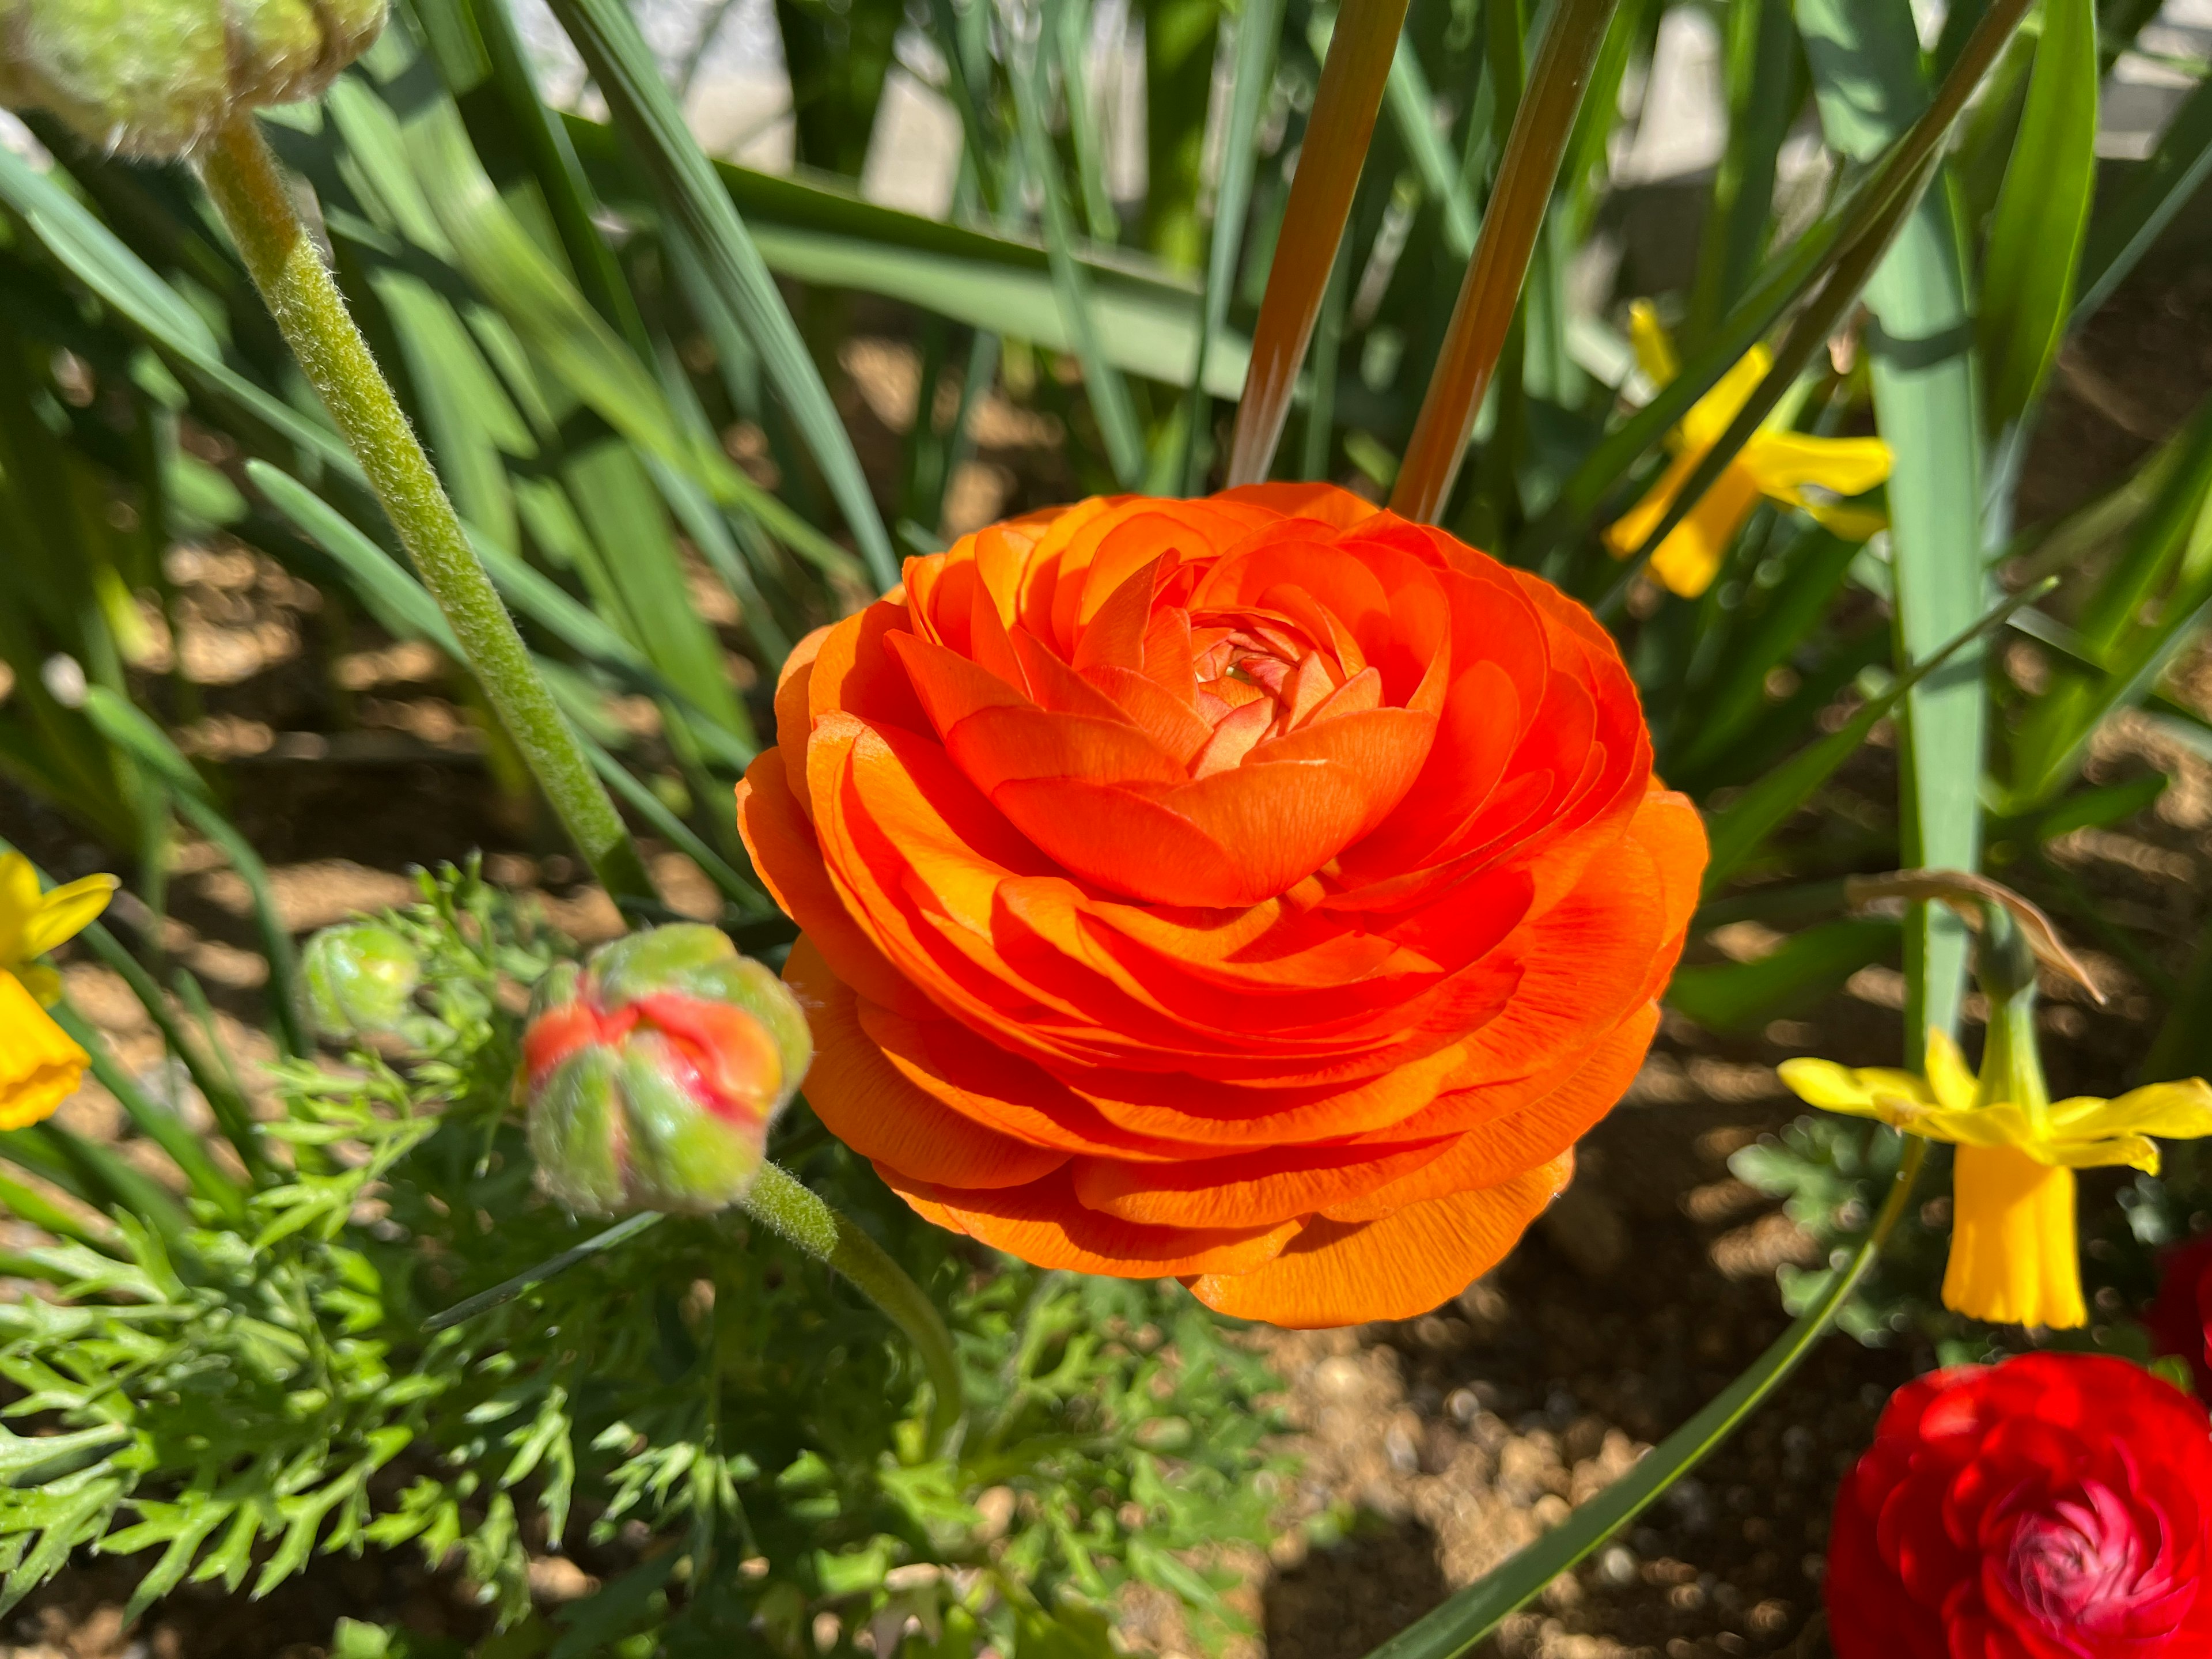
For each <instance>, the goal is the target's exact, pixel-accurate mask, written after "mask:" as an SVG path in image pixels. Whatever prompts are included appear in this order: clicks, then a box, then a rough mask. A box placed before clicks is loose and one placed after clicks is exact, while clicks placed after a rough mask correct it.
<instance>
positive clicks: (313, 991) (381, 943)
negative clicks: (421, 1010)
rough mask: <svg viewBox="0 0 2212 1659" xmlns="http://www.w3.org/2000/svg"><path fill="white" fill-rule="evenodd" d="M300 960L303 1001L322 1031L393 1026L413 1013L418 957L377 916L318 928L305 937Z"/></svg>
mask: <svg viewBox="0 0 2212 1659" xmlns="http://www.w3.org/2000/svg"><path fill="white" fill-rule="evenodd" d="M300 965H301V972H302V975H304V977H305V978H306V980H307V1005H308V1006H309V1008H310V1009H311V1010H312V1011H313V1013H314V1017H315V1024H316V1026H317V1027H318V1028H319V1030H321V1031H322V1032H323V1034H324V1035H325V1036H332V1037H350V1036H363V1035H364V1034H366V1033H368V1032H371V1031H397V1030H402V1029H403V1028H404V1027H405V1026H406V1025H407V1024H409V1023H410V1021H411V1020H412V1019H413V1018H414V1016H415V1013H416V1009H415V991H416V987H417V986H419V985H421V984H422V958H421V957H417V956H416V954H415V947H414V946H413V945H410V944H408V942H407V941H406V940H405V939H402V938H401V937H400V936H399V935H398V933H395V932H394V931H393V930H392V929H391V928H389V927H386V926H385V925H384V924H383V923H382V922H380V921H349V922H343V923H341V924H339V925H338V926H337V927H325V928H324V929H323V930H322V932H320V933H317V934H316V935H315V936H314V937H313V939H309V940H308V941H307V950H306V951H304V952H303V953H302V954H301V963H300Z"/></svg>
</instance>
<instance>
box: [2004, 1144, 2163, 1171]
mask: <svg viewBox="0 0 2212 1659" xmlns="http://www.w3.org/2000/svg"><path fill="white" fill-rule="evenodd" d="M2027 1152H2029V1153H2030V1154H2031V1155H2032V1156H2033V1157H2034V1158H2036V1159H2037V1161H2038V1162H2039V1163H2044V1164H2063V1165H2064V1166H2065V1167H2066V1168H2068V1169H2069V1170H2101V1169H2106V1168H2108V1167H2110V1166H2112V1165H2114V1164H2126V1165H2127V1166H2128V1167H2129V1168H2130V1169H2133V1170H2142V1172H2143V1173H2144V1174H2145V1175H2156V1174H2157V1173H2158V1142H2156V1141H2155V1140H2153V1139H2151V1138H2150V1137H2149V1136H2148V1135H2113V1136H2111V1137H2109V1138H2107V1139H2099V1140H2052V1141H2045V1142H2044V1143H2043V1144H2042V1145H2041V1146H2032V1147H2029V1148H2027Z"/></svg>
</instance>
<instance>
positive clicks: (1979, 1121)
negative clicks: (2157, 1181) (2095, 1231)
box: [1781, 1023, 2212, 1328]
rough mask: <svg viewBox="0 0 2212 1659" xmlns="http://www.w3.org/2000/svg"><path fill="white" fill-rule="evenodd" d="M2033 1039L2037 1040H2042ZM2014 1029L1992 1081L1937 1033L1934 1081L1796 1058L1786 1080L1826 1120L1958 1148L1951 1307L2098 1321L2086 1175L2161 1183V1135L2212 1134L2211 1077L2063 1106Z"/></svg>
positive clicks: (2053, 1321) (1994, 1060)
mask: <svg viewBox="0 0 2212 1659" xmlns="http://www.w3.org/2000/svg"><path fill="white" fill-rule="evenodd" d="M2026 1042H2027V1043H2028V1044H2030V1045H2032V1043H2033V1036H2032V1028H2031V1035H2030V1036H2027V1039H2026ZM2013 1048H2015V1044H2014V1043H2013V1042H2009V1041H2008V1040H2007V1036H2006V1033H2005V1031H2004V1029H2003V1026H2002V1024H1996V1023H1993V1024H1992V1025H1991V1027H1990V1053H1989V1054H1987V1055H1985V1056H1984V1062H1983V1066H1982V1075H1981V1077H1980V1078H1979V1079H1977V1078H1976V1077H1975V1076H1974V1074H1973V1073H1972V1072H1971V1071H1969V1070H1968V1069H1967V1067H1966V1059H1965V1057H1964V1056H1963V1055H1962V1054H1960V1052H1959V1046H1958V1044H1956V1043H1955V1042H1952V1041H1951V1039H1950V1038H1949V1037H1948V1036H1944V1035H1943V1034H1942V1032H1940V1031H1934V1030H1931V1031H1929V1034H1928V1072H1927V1075H1926V1076H1925V1077H1924V1078H1923V1077H1915V1076H1914V1075H1913V1074H1912V1073H1910V1072H1899V1071H1888V1070H1883V1069H1881V1068H1870V1069H1864V1070H1857V1071H1855V1070H1852V1069H1850V1067H1847V1066H1838V1065H1837V1064H1836V1063H1835V1062H1834V1061H1833V1060H1787V1061H1785V1062H1784V1064H1783V1066H1782V1068H1781V1072H1782V1080H1783V1082H1784V1083H1785V1084H1787V1085H1789V1086H1790V1089H1792V1090H1793V1091H1796V1093H1797V1094H1798V1095H1799V1096H1800V1097H1802V1098H1803V1099H1804V1100H1805V1101H1806V1102H1807V1103H1809V1104H1811V1105H1814V1106H1818V1107H1820V1108H1821V1109H1823V1110H1826V1111H1831V1112H1844V1113H1849V1114H1850V1115H1854V1116H1858V1117H1871V1118H1875V1119H1878V1120H1880V1121H1881V1122H1884V1123H1887V1124H1888V1125H1889V1126H1890V1127H1892V1128H1895V1129H1902V1130H1903V1131H1904V1132H1905V1133H1907V1134H1914V1135H1921V1136H1923V1137H1925V1138H1926V1139H1930V1140H1948V1141H1949V1142H1950V1143H1951V1144H1952V1145H1954V1146H1956V1147H1957V1148H1958V1149H1959V1152H1958V1157H1957V1159H1956V1161H1955V1163H1954V1165H1953V1168H1952V1221H1951V1261H1950V1266H1949V1267H1948V1269H1947V1270H1946V1271H1945V1273H1944V1275H1943V1305H1944V1306H1946V1307H1948V1308H1952V1309H1954V1310H1957V1311H1959V1312H1960V1313H1963V1314H1966V1315H1969V1316H1972V1317H1973V1318H1976V1319H1985V1320H1988V1321H1990V1322H1991V1323H1993V1324H2002V1325H2045V1326H2050V1327H2052V1328H2064V1327H2069V1326H2075V1325H2081V1324H2085V1323H2087V1320H2088V1310H2087V1308H2086V1307H2085V1306H2084V1305H2083V1303H2082V1300H2081V1266H2080V1261H2079V1259H2078V1255H2077V1251H2076V1249H2075V1233H2074V1171H2075V1170H2081V1169H2091V1168H2094V1167H2097V1166H2099V1165H2102V1164H2130V1165H2132V1166H2133V1167H2134V1168H2136V1169H2138V1170H2143V1171H2145V1172H2146V1173H2148V1174H2152V1175H2155V1174H2156V1173H2157V1172H2158V1147H2157V1146H2156V1145H2155V1144H2154V1141H2153V1140H2152V1139H2151V1137H2152V1136H2154V1135H2156V1136H2160V1137H2163V1138H2164V1139H2169V1140H2185V1139H2196V1138H2197V1137H2198V1136H2201V1135H2208V1134H2212V1088H2208V1087H2207V1086H2206V1085H2205V1083H2204V1080H2203V1079H2202V1078H2191V1079H2189V1080H2188V1081H2187V1082H2185V1083H2154V1084H2151V1085H2148V1087H2146V1088H2142V1089H2135V1090H2131V1091H2129V1092H2128V1093H2126V1094H2124V1095H2122V1096H2121V1097H2119V1098H2118V1099H2117V1100H2100V1099H2097V1098H2095V1097H2093V1096H2087V1095H2082V1096H2078V1097H2075V1098H2073V1099H2070V1100H2060V1101H2052V1100H2051V1099H2049V1098H2048V1097H2047V1095H2046V1093H2045V1090H2044V1087H2043V1073H2042V1067H2041V1065H2040V1064H2039V1062H2036V1061H2035V1060H2034V1057H2033V1053H2032V1052H2030V1053H2028V1054H2026V1055H2025V1056H2022V1055H2020V1054H2015V1053H2012V1052H2008V1051H2009V1050H2011V1049H2013Z"/></svg>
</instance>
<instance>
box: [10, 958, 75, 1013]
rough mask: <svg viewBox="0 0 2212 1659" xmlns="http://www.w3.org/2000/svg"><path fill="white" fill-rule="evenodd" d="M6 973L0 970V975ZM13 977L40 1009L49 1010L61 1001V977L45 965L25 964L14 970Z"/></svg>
mask: <svg viewBox="0 0 2212 1659" xmlns="http://www.w3.org/2000/svg"><path fill="white" fill-rule="evenodd" d="M7 971H8V970H7V969H0V973H5V972H7ZM15 977H16V978H17V979H19V980H21V981H22V982H23V988H24V989H25V990H26V991H28V992H29V993H30V994H32V995H33V997H35V998H37V999H38V1003H39V1006H40V1007H41V1008H51V1007H52V1006H54V1004H56V1003H57V1002H59V1001H60V1000H62V976H61V975H59V974H58V973H56V972H55V971H54V970H53V969H51V968H49V967H47V966H46V963H43V962H27V963H23V964H22V966H21V967H19V968H17V969H15Z"/></svg>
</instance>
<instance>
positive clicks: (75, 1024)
mask: <svg viewBox="0 0 2212 1659" xmlns="http://www.w3.org/2000/svg"><path fill="white" fill-rule="evenodd" d="M52 1014H53V1017H54V1020H55V1023H56V1024H58V1025H59V1026H60V1027H61V1028H62V1030H64V1031H67V1032H68V1033H69V1034H70V1037H71V1038H72V1039H74V1040H75V1042H76V1045H77V1047H79V1048H82V1049H83V1050H84V1051H85V1053H86V1054H89V1055H90V1056H91V1057H92V1074H93V1076H94V1079H97V1080H98V1081H99V1084H100V1087H102V1088H103V1089H105V1090H106V1091H107V1092H108V1093H110V1094H111V1095H113V1096H114V1097H115V1099H116V1103H117V1104H118V1105H120V1106H121V1107H122V1108H123V1110H124V1113H125V1115H126V1116H128V1117H129V1118H130V1120H131V1122H132V1123H134V1124H135V1125H137V1128H138V1132H139V1133H141V1134H143V1135H144V1136H145V1137H146V1138H147V1139H149V1140H150V1141H152V1142H153V1143H154V1144H155V1146H159V1147H160V1148H161V1150H162V1152H165V1153H167V1155H168V1158H169V1161H170V1162H171V1163H172V1164H175V1165H176V1166H177V1168H178V1169H179V1170H181V1171H182V1172H183V1174H184V1176H185V1181H186V1182H189V1183H190V1184H191V1189H192V1191H193V1192H194V1193H195V1194H197V1195H198V1196H199V1197H201V1198H203V1199H204V1200H207V1201H208V1202H209V1203H210V1204H211V1205H213V1206H215V1207H216V1209H217V1210H219V1211H221V1212H222V1215H223V1217H224V1218H225V1219H226V1220H228V1221H231V1222H234V1223H237V1222H242V1221H244V1220H245V1219H246V1193H245V1189H244V1188H241V1187H240V1185H239V1184H238V1182H235V1181H233V1180H232V1179H231V1178H230V1177H229V1176H227V1175H225V1174H224V1173H223V1171H222V1165H220V1164H217V1163H216V1161H215V1160H214V1159H213V1158H210V1157H209V1156H208V1150H207V1148H206V1147H205V1146H202V1145H201V1144H200V1138H199V1137H198V1136H197V1134H195V1133H192V1131H191V1129H190V1128H188V1127H185V1121H184V1120H183V1119H182V1118H180V1117H179V1116H178V1115H176V1114H175V1113H174V1112H173V1111H171V1110H170V1109H168V1108H167V1106H164V1105H161V1103H158V1102H156V1101H155V1100H154V1099H153V1098H152V1097H149V1095H148V1094H147V1093H146V1091H144V1090H143V1089H142V1088H140V1087H139V1086H138V1081H137V1079H135V1078H133V1077H132V1076H131V1074H130V1073H128V1072H125V1070H124V1069H123V1067H122V1066H120V1065H118V1063H117V1061H116V1059H115V1055H114V1054H113V1052H112V1050H110V1049H109V1048H108V1046H107V1042H106V1039H105V1038H103V1037H102V1036H100V1031H99V1030H98V1028H97V1027H95V1026H94V1024H92V1022H91V1021H90V1020H88V1019H87V1018H84V1016H82V1014H80V1013H78V1012H76V1009H74V1008H72V1007H70V1006H69V1004H68V1003H66V1002H64V1003H62V1004H60V1005H59V1006H57V1007H55V1008H54V1009H53V1010H52Z"/></svg>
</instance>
